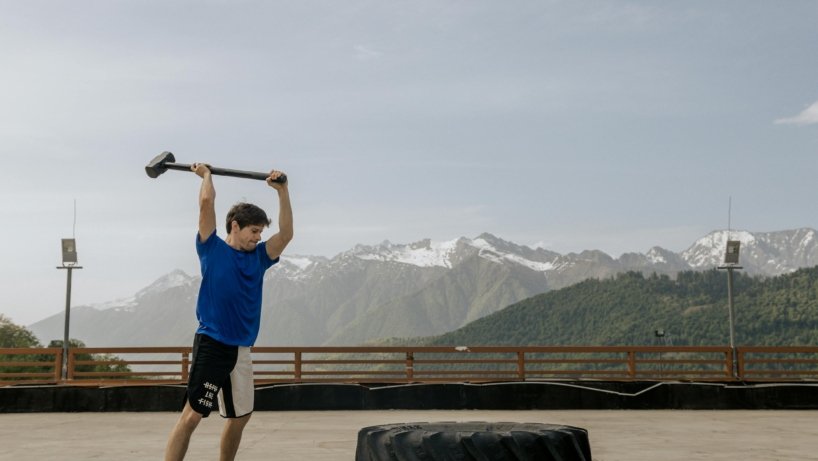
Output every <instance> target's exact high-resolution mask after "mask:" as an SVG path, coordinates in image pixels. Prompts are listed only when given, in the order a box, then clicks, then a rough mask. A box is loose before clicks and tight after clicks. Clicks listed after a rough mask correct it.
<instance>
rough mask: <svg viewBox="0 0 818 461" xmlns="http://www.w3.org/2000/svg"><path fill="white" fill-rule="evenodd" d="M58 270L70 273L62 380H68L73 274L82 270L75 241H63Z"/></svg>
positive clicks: (66, 303)
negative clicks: (78, 264)
mask: <svg viewBox="0 0 818 461" xmlns="http://www.w3.org/2000/svg"><path fill="white" fill-rule="evenodd" d="M57 269H66V270H67V271H68V280H67V282H66V284H65V330H64V332H63V341H62V379H63V380H66V379H67V378H68V330H69V325H70V323H71V272H72V271H73V270H74V269H82V266H77V242H76V240H75V239H72V238H71V239H62V266H57Z"/></svg>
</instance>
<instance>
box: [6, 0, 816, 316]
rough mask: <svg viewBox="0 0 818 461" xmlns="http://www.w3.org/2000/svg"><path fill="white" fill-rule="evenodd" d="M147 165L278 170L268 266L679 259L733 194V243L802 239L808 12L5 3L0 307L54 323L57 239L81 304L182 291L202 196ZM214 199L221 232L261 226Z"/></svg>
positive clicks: (361, 3)
mask: <svg viewBox="0 0 818 461" xmlns="http://www.w3.org/2000/svg"><path fill="white" fill-rule="evenodd" d="M163 151H171V152H173V153H174V154H175V156H176V159H177V161H178V162H180V163H193V162H207V163H210V164H212V165H215V166H220V167H223V168H233V169H242V170H251V171H269V170H271V169H279V170H283V171H285V172H286V173H287V175H288V177H289V178H290V193H291V197H292V203H293V209H294V215H295V239H294V240H293V241H292V243H291V244H290V246H289V247H288V248H287V250H286V252H285V257H286V255H287V254H293V255H296V254H298V255H323V256H328V257H332V256H334V255H336V254H338V253H340V252H342V251H345V250H348V249H350V248H352V247H353V246H354V245H356V244H368V245H374V244H377V243H380V242H382V241H384V240H389V241H391V242H393V243H409V242H414V241H418V240H421V239H424V238H430V239H432V240H434V241H446V240H451V239H455V238H457V237H461V236H462V237H469V238H474V237H476V236H478V235H479V234H481V233H483V232H489V233H492V234H494V235H497V236H498V237H500V238H503V239H506V240H510V241H513V242H515V243H518V244H524V245H528V246H531V247H536V246H540V247H542V248H545V249H548V250H552V251H556V252H559V253H563V254H565V253H569V252H579V251H582V250H586V249H599V250H602V251H605V252H607V253H608V254H610V255H612V256H614V257H618V256H619V255H621V254H622V253H624V252H645V251H647V250H648V249H650V248H651V247H653V246H661V247H663V248H667V249H669V250H673V251H683V250H684V249H686V248H687V247H689V246H690V245H692V244H693V243H694V242H695V241H696V240H697V239H698V238H700V237H702V236H704V235H706V234H707V233H709V232H711V231H713V230H716V229H724V228H726V227H727V224H728V203H730V201H731V200H732V207H731V212H732V214H731V216H732V217H731V225H732V227H733V228H734V229H743V230H748V231H755V232H762V231H776V230H786V229H795V228H801V227H812V228H818V201H816V195H818V181H816V173H818V2H816V1H798V0H793V1H788V2H769V1H761V0H758V1H753V0H743V1H712V0H707V1H695V0H694V1H685V2H670V1H667V2H656V1H626V0H622V1H593V0H588V1H579V2H577V1H567V0H566V1H549V0H538V1H527V0H512V1H502V2H499V1H486V0H471V1H459V0H458V1H455V0H413V1H408V0H406V1H393V0H377V1H376V0H371V1H365V0H345V1H334V0H323V1H322V0H303V1H260V0H257V1H253V0H230V1H227V0H224V1H222V0H219V1H217V0H199V1H179V0H162V1H150V0H147V1H142V0H140V1H137V0H132V1H128V0H116V1H111V0H99V1H88V0H75V1H71V2H64V1H44V0H28V1H25V2H19V1H10V0H9V1H6V0H0V158H1V159H2V163H0V211H2V216H3V226H0V233H1V234H0V255H1V256H2V265H0V271H2V273H0V313H2V314H3V315H5V316H6V317H8V318H11V319H12V320H13V321H15V322H16V323H19V324H30V323H33V322H35V321H37V320H40V319H42V318H44V317H47V316H49V315H52V314H56V313H60V312H62V311H63V310H64V307H65V284H66V271H64V270H57V268H56V267H57V266H59V265H60V264H61V262H62V261H61V253H60V239H62V238H70V237H72V236H73V237H75V238H76V240H77V250H78V258H79V264H80V265H81V266H82V269H81V270H75V271H74V272H73V274H74V275H73V287H72V305H75V306H76V305H87V304H96V303H103V302H106V301H111V300H114V299H118V298H126V297H129V296H132V295H133V294H135V293H136V292H137V291H139V290H140V289H142V288H144V287H145V286H147V285H149V284H150V283H151V282H153V281H154V280H156V279H157V278H159V277H161V276H162V275H164V274H166V273H168V272H171V271H172V270H174V269H182V270H184V271H185V272H187V273H188V274H191V275H198V271H199V269H198V260H197V258H196V254H195V248H194V238H195V235H196V229H197V216H198V206H197V194H198V189H199V184H200V181H199V179H198V178H197V177H196V176H195V175H193V174H189V173H186V172H176V171H171V172H168V173H166V174H165V175H163V176H160V177H159V178H156V179H150V178H148V177H147V176H146V174H145V171H144V167H145V165H146V164H147V163H148V162H149V161H150V160H151V159H152V158H153V157H154V156H156V155H158V154H159V153H161V152H163ZM215 186H216V191H217V199H216V201H217V214H218V216H219V222H221V221H222V220H223V219H224V215H225V214H226V211H227V209H228V208H229V207H230V206H231V205H232V204H234V203H236V202H239V201H250V202H253V203H256V204H258V205H260V206H262V207H263V208H265V209H267V210H268V213H269V214H270V215H271V216H273V217H276V216H277V213H278V211H277V203H278V202H277V198H276V195H275V191H274V190H272V189H271V188H269V187H268V186H266V185H265V184H264V183H263V182H260V181H252V180H242V179H235V178H225V177H217V178H215ZM75 203H76V215H75V213H74V210H75ZM75 216H76V219H75ZM275 226H276V223H275V220H274V223H273V228H272V229H271V230H267V231H266V233H265V235H266V236H269V235H272V233H274V232H275V229H276V227H275ZM221 227H222V226H221V225H220V226H219V228H220V229H221ZM220 232H221V235H222V236H224V233H223V232H222V231H220ZM191 315H192V314H191Z"/></svg>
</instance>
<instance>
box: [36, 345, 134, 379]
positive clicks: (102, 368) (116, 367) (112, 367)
mask: <svg viewBox="0 0 818 461" xmlns="http://www.w3.org/2000/svg"><path fill="white" fill-rule="evenodd" d="M62 346H63V341H62V340H61V339H55V340H52V341H51V342H50V343H48V347H59V348H62ZM68 346H69V347H70V348H82V347H86V346H85V343H84V342H82V341H80V340H79V339H70V340H68ZM74 360H76V361H96V362H102V361H112V362H120V363H110V364H99V365H77V366H75V367H74V371H80V372H88V371H96V372H129V371H131V368H130V367H129V366H128V365H127V364H126V363H124V361H123V360H122V359H121V358H119V357H117V356H115V355H110V354H75V355H74Z"/></svg>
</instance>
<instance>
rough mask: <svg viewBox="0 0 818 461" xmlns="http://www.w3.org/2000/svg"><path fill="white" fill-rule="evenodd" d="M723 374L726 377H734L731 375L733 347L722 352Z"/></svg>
mask: <svg viewBox="0 0 818 461" xmlns="http://www.w3.org/2000/svg"><path fill="white" fill-rule="evenodd" d="M724 374H725V375H727V378H728V379H735V376H733V348H732V347H731V348H730V350H728V351H725V353H724Z"/></svg>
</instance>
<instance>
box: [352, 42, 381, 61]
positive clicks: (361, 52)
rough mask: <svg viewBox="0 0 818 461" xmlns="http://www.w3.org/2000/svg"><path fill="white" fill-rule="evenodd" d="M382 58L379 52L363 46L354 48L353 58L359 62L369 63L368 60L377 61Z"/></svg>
mask: <svg viewBox="0 0 818 461" xmlns="http://www.w3.org/2000/svg"><path fill="white" fill-rule="evenodd" d="M381 56H383V53H381V52H380V51H375V50H373V49H371V48H368V47H366V46H363V45H356V46H355V57H356V58H357V59H360V60H361V61H369V60H370V59H378V58H380V57H381Z"/></svg>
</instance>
